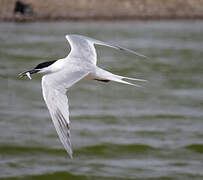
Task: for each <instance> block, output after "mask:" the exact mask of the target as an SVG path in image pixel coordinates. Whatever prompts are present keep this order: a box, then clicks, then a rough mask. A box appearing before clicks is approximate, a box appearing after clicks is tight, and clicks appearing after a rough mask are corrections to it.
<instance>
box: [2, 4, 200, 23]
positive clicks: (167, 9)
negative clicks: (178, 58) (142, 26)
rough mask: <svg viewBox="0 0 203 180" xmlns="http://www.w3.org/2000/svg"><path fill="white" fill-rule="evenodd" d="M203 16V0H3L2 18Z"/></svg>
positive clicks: (64, 18)
mask: <svg viewBox="0 0 203 180" xmlns="http://www.w3.org/2000/svg"><path fill="white" fill-rule="evenodd" d="M91 19H93V20H97V19H99V20H124V19H126V20H132V19H135V20H136V19H138V20H143V19H145V20H148V19H149V20H151V19H203V0H0V20H1V21H16V20H22V21H23V20H25V21H26V20H27V21H41V20H43V21H47V20H91Z"/></svg>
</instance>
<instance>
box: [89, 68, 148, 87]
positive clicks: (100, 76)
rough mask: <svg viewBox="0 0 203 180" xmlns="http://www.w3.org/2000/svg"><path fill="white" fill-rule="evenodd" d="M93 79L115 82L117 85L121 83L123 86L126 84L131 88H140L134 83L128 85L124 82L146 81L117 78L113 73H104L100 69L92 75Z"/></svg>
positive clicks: (123, 77) (142, 80)
mask: <svg viewBox="0 0 203 180" xmlns="http://www.w3.org/2000/svg"><path fill="white" fill-rule="evenodd" d="M93 76H94V79H96V80H100V81H104V82H105V81H115V82H119V83H123V84H128V85H131V86H135V87H142V86H140V85H138V84H135V83H130V82H128V81H126V80H131V81H140V82H146V81H147V80H144V79H137V78H130V77H125V76H119V75H116V74H113V73H110V72H108V71H105V70H103V69H101V68H97V69H96V72H95V73H94V74H93Z"/></svg>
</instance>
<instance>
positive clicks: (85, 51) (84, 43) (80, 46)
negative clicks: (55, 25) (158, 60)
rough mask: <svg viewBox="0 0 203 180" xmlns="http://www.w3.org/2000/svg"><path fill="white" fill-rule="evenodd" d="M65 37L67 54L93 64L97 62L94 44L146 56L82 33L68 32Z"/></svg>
mask: <svg viewBox="0 0 203 180" xmlns="http://www.w3.org/2000/svg"><path fill="white" fill-rule="evenodd" d="M66 39H67V40H68V42H69V43H70V46H71V52H70V54H69V56H70V57H76V58H83V59H85V60H89V61H90V62H92V63H93V64H96V63H97V53H96V50H95V47H94V44H97V45H101V46H107V47H111V48H114V49H117V50H121V51H126V52H129V53H132V54H135V55H137V56H140V57H144V58H147V57H146V56H145V55H143V54H140V53H138V52H136V51H133V50H130V49H127V48H123V47H120V46H115V45H112V44H110V43H106V42H103V41H99V40H96V39H93V38H89V37H86V36H82V35H77V34H69V35H66Z"/></svg>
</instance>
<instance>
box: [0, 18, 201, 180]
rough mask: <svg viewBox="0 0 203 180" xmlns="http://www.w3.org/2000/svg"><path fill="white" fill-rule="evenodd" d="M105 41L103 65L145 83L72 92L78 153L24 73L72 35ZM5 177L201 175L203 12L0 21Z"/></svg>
mask: <svg viewBox="0 0 203 180" xmlns="http://www.w3.org/2000/svg"><path fill="white" fill-rule="evenodd" d="M67 33H75V34H83V35H86V36H91V37H94V38H97V39H100V40H103V41H107V42H110V43H114V44H117V45H120V46H124V47H126V48H130V49H133V50H137V51H138V52H140V53H143V54H145V55H146V56H148V57H150V60H146V59H143V58H139V57H137V56H135V55H131V54H128V53H123V52H119V51H117V50H114V49H109V48H105V47H98V48H97V50H98V64H99V66H100V67H102V68H104V69H107V70H109V71H111V72H113V73H116V74H119V75H124V76H129V77H137V78H144V79H147V80H148V82H147V83H142V86H143V87H144V88H134V87H131V86H127V85H122V84H117V83H113V82H110V83H102V82H96V81H95V82H89V81H83V82H79V83H78V84H76V85H75V86H74V87H72V88H71V89H70V90H69V92H68V96H69V104H70V121H71V137H72V145H73V157H74V158H73V159H70V158H69V157H68V154H67V153H66V152H65V150H64V148H63V146H62V144H61V142H60V140H59V138H58V136H57V134H56V131H55V129H54V126H53V124H52V121H51V119H50V116H49V113H48V110H47V108H46V106H45V103H44V101H43V98H42V94H41V85H40V84H41V82H40V79H41V77H40V75H36V76H33V79H32V81H30V80H28V79H26V78H25V79H19V78H17V74H18V73H20V72H22V71H25V70H29V69H30V68H33V67H34V66H36V65H37V64H39V63H41V62H44V61H49V60H55V59H59V58H63V57H65V56H66V55H67V54H68V52H69V49H70V48H69V46H68V43H67V41H66V39H65V37H64V36H65V34H67ZM0 42H1V43H0V82H1V86H0V87H1V88H0V180H3V179H4V180H8V179H12V180H15V179H19V180H20V179H28V180H31V179H32V180H35V179H36V180H41V179H43V180H44V179H47V180H56V179H60V180H63V179H71V180H93V179H94V180H117V179H118V180H131V179H136V180H179V179H180V180H183V179H184V180H190V179H192V180H201V179H203V58H202V57H203V21H168V22H163V21H161V22H158V21H157V22H156V21H153V22H150V21H148V22H133V21H130V22H122V21H121V22H119V21H118V22H98V23H96V22H83V23H80V22H77V23H65V22H59V23H57V22H55V23H26V24H23V23H22V24H21V23H18V24H16V23H0Z"/></svg>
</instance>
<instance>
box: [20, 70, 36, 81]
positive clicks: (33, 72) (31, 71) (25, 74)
mask: <svg viewBox="0 0 203 180" xmlns="http://www.w3.org/2000/svg"><path fill="white" fill-rule="evenodd" d="M37 72H39V70H37V69H33V70H30V71H25V72H22V73H20V74H18V77H19V78H22V77H24V76H27V77H28V78H29V79H32V78H31V76H30V75H31V74H35V73H37Z"/></svg>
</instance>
